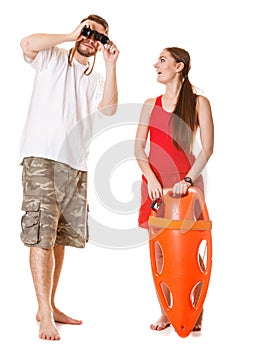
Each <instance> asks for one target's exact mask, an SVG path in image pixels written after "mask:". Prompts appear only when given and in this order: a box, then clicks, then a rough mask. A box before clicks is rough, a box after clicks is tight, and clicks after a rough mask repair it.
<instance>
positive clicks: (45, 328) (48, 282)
mask: <svg viewBox="0 0 263 350" xmlns="http://www.w3.org/2000/svg"><path fill="white" fill-rule="evenodd" d="M30 268H31V273H32V277H33V282H34V286H35V292H36V297H37V301H38V312H37V320H38V321H39V323H40V325H39V337H40V338H41V339H48V340H59V339H60V336H59V332H58V330H57V328H56V326H55V323H54V318H53V310H52V306H51V292H52V288H53V276H54V270H55V259H54V251H53V248H51V249H42V248H37V247H31V248H30Z"/></svg>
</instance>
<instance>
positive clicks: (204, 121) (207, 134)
mask: <svg viewBox="0 0 263 350" xmlns="http://www.w3.org/2000/svg"><path fill="white" fill-rule="evenodd" d="M197 113H198V121H199V128H200V140H201V146H202V149H201V151H200V152H199V154H198V155H197V157H196V160H195V162H194V164H193V166H192V167H191V169H190V170H189V172H188V173H187V175H186V176H187V177H190V178H191V179H192V181H193V182H194V181H195V180H196V179H197V178H198V176H199V175H200V174H201V172H202V170H203V169H204V168H205V166H206V164H207V162H208V160H209V158H210V157H211V155H212V153H213V147H214V124H213V118H212V111H211V106H210V102H209V100H208V99H207V98H206V97H204V96H199V97H198V100H197ZM189 186H190V184H189V183H186V182H185V181H180V182H179V183H177V184H175V185H174V188H173V191H174V192H175V193H177V194H185V193H187V190H188V187H189Z"/></svg>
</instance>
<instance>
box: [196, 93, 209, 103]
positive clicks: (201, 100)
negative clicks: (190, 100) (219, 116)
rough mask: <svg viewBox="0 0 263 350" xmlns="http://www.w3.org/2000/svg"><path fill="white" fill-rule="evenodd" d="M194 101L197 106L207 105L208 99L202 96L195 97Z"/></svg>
mask: <svg viewBox="0 0 263 350" xmlns="http://www.w3.org/2000/svg"><path fill="white" fill-rule="evenodd" d="M196 101H197V103H199V104H209V103H210V102H209V99H208V98H207V97H206V96H204V95H196Z"/></svg>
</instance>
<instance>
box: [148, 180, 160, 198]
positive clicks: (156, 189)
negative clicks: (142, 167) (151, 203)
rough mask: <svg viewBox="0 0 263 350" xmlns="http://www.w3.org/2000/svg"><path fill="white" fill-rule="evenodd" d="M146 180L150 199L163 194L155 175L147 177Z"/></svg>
mask: <svg viewBox="0 0 263 350" xmlns="http://www.w3.org/2000/svg"><path fill="white" fill-rule="evenodd" d="M147 181H148V194H149V197H150V198H151V200H154V199H158V198H161V197H162V195H163V189H162V186H161V184H160V182H159V181H158V180H157V179H156V177H153V178H150V179H147Z"/></svg>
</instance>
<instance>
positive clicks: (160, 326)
mask: <svg viewBox="0 0 263 350" xmlns="http://www.w3.org/2000/svg"><path fill="white" fill-rule="evenodd" d="M170 325H171V322H170V321H169V319H168V317H167V316H166V315H162V316H161V317H160V318H159V319H158V320H157V321H156V322H155V323H153V324H151V325H150V328H151V329H152V330H153V331H162V330H164V329H165V328H167V327H169V326H170Z"/></svg>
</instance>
